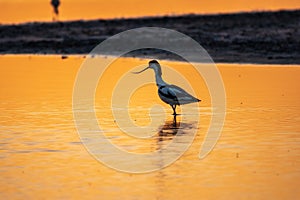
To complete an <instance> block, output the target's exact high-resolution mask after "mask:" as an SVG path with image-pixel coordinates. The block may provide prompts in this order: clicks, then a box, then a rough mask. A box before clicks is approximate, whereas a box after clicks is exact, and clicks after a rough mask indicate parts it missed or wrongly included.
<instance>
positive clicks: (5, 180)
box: [0, 55, 300, 199]
mask: <svg viewBox="0 0 300 200" xmlns="http://www.w3.org/2000/svg"><path fill="white" fill-rule="evenodd" d="M101 59H105V58H101ZM83 60H84V58H82V57H80V56H72V57H69V58H68V59H61V57H59V56H26V55H24V56H1V57H0V63H1V65H0V76H1V78H0V83H1V87H0V91H1V93H0V99H1V101H0V104H1V106H0V152H1V154H0V160H1V162H0V182H1V187H0V193H1V198H3V199H4V198H11V199H24V198H37V199H41V198H43V199H53V198H60V199H71V198H72V199H74V198H75V199H76V198H77V199H82V198H90V199H91V198H93V199H94V198H99V197H101V198H103V199H119V197H120V196H122V198H124V199H142V198H143V199H187V198H189V199H201V198H202V199H241V198H249V199H265V198H266V197H267V198H272V199H296V198H299V196H300V192H299V190H298V185H299V184H300V168H299V166H300V104H299V102H300V94H299V87H300V85H299V80H298V79H299V77H300V68H299V66H281V65H277V66H269V65H245V64H218V68H219V70H220V73H221V75H222V78H223V81H224V86H225V89H226V95H227V110H226V121H225V125H224V128H223V131H222V135H221V137H220V139H219V140H218V143H217V145H216V146H215V148H214V149H213V151H212V152H211V153H210V154H209V155H208V156H207V157H205V158H204V159H202V160H199V158H198V155H199V150H200V147H201V144H202V142H203V140H204V137H205V135H206V132H207V129H208V126H209V124H210V117H211V114H212V113H211V112H212V108H211V107H212V105H211V99H210V96H209V92H208V90H207V88H206V85H205V83H204V81H203V80H202V78H201V77H198V76H194V71H193V70H192V69H190V68H187V67H186V68H184V70H181V69H180V67H179V66H180V65H183V64H181V63H179V62H169V61H165V62H162V63H163V64H164V65H168V66H170V67H171V68H174V69H176V70H178V71H179V72H180V73H181V74H182V75H183V76H184V77H187V79H188V80H189V81H190V82H191V83H190V84H191V86H192V88H193V89H194V90H195V91H194V92H195V93H194V94H195V95H196V96H197V97H199V98H201V99H202V102H201V103H199V104H191V105H187V106H185V107H183V106H182V107H181V108H180V109H179V110H178V111H179V112H181V111H182V112H183V109H187V111H195V110H196V111H197V112H198V111H199V113H200V116H199V118H198V116H197V115H184V114H183V115H182V116H179V117H178V118H177V122H178V123H180V122H181V125H182V127H180V128H176V127H174V125H173V121H172V120H173V119H172V116H171V113H172V112H171V109H170V108H169V107H168V106H166V105H164V104H163V103H161V101H160V100H159V98H158V96H157V91H156V86H155V84H153V83H152V84H151V83H149V84H146V85H144V86H143V87H141V88H139V89H138V90H137V91H136V92H135V93H133V94H132V96H131V99H130V102H129V104H128V107H129V108H128V109H129V113H130V116H131V119H132V120H133V122H134V123H135V124H137V125H138V126H145V125H147V124H149V123H150V122H151V118H150V117H149V112H150V113H151V114H153V116H154V117H157V118H160V117H162V118H164V117H165V118H164V119H165V120H164V121H162V122H161V123H160V124H159V125H158V126H157V128H156V127H154V130H153V131H154V135H153V136H152V137H151V138H149V139H137V138H132V137H129V136H128V135H126V134H124V133H123V132H122V131H120V130H119V128H118V126H117V123H122V118H121V119H117V120H116V119H115V118H114V117H115V116H113V115H112V112H111V111H112V109H115V110H118V109H119V110H120V109H121V108H116V107H113V108H112V107H111V104H110V103H111V101H110V99H111V98H112V97H113V94H112V93H111V90H112V89H113V88H114V85H115V84H116V83H117V81H118V80H119V79H120V77H122V74H123V73H124V72H127V71H132V70H133V69H134V67H136V66H139V65H142V64H145V63H147V60H142V59H133V58H124V59H119V60H118V61H117V62H116V63H114V65H113V66H112V67H111V68H109V69H108V71H106V73H105V74H104V76H103V77H102V78H103V79H101V80H100V81H99V85H98V87H97V90H96V93H95V94H96V95H95V111H96V116H97V120H98V123H99V125H100V126H101V127H102V128H103V130H104V132H105V135H106V136H107V137H108V138H109V139H110V140H111V141H112V143H114V144H116V145H118V146H120V147H121V148H124V149H126V150H127V151H129V152H138V153H144V152H149V151H155V150H158V149H161V148H163V147H165V146H167V145H168V144H169V143H170V142H172V141H174V137H175V136H176V135H174V133H177V132H178V130H179V131H180V132H181V133H179V134H177V135H178V139H179V140H180V137H181V136H180V134H182V132H183V134H186V135H189V134H190V132H191V131H196V137H195V139H194V141H193V143H192V145H191V146H190V148H189V149H188V150H187V151H186V152H185V153H184V154H183V156H182V157H180V159H179V160H177V161H176V162H175V163H173V164H171V165H170V166H168V167H166V168H164V169H161V170H159V171H156V172H152V173H144V174H129V173H124V172H118V171H116V170H113V169H110V168H108V167H106V166H105V165H103V164H102V163H100V162H98V161H97V160H96V159H95V158H94V157H93V156H92V155H90V154H89V153H88V151H87V150H86V149H85V147H84V146H83V144H82V143H81V141H80V139H79V136H78V134H77V131H76V127H75V124H74V119H73V113H72V91H73V85H74V81H75V78H76V73H77V71H78V69H79V67H80V65H81V63H82V61H83ZM114 67H117V68H118V70H116V68H114ZM141 68H142V67H138V68H136V69H141ZM109 70H111V71H109ZM163 70H164V72H165V73H164V77H165V79H166V80H168V81H169V82H171V83H175V84H177V85H180V86H182V87H184V88H185V89H187V90H188V86H187V85H184V84H183V85H182V84H181V82H180V81H179V80H178V79H177V78H176V77H173V76H172V77H171V76H170V73H171V71H168V69H166V68H164V69H163ZM145 73H146V74H144V75H142V74H141V76H133V77H134V78H135V80H136V81H138V79H142V80H143V79H144V80H148V79H147V77H148V76H149V77H150V79H151V78H152V79H153V80H154V77H153V73H152V72H145ZM168 75H169V76H168ZM176 81H177V82H176ZM124 87H126V88H127V87H128V86H124ZM190 92H191V91H190ZM153 104H157V105H161V106H162V107H161V108H162V109H165V112H163V114H165V115H164V116H161V115H162V113H161V112H159V111H160V110H159V109H156V108H154V109H153V110H152V111H149V107H152V105H153ZM181 109H182V110H181ZM198 119H200V120H199V123H196V122H197V120H198ZM83 120H84V119H83ZM88 122H89V121H88V120H87V122H84V123H87V124H88ZM129 128H130V127H129ZM158 130H160V131H158ZM91 131H92V132H93V129H92V130H91ZM155 131H157V132H156V133H155ZM91 142H93V141H91ZM182 143H184V142H182ZM179 144H180V143H179ZM174 152H176V149H174ZM108 154H109V152H108ZM164 156H168V155H164ZM114 159H115V160H116V161H119V160H122V158H118V157H115V158H114ZM125 162H126V161H125ZM141 167H142V164H141Z"/></svg>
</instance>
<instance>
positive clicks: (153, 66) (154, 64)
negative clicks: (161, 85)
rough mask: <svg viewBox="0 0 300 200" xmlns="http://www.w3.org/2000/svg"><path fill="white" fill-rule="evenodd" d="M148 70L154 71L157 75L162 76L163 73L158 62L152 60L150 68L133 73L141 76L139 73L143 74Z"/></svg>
mask: <svg viewBox="0 0 300 200" xmlns="http://www.w3.org/2000/svg"><path fill="white" fill-rule="evenodd" d="M147 69H153V70H154V72H155V74H158V75H160V76H161V75H162V73H161V67H160V64H159V63H158V62H157V61H156V60H151V61H150V62H149V65H148V67H146V68H145V69H143V70H141V71H139V72H133V73H134V74H139V73H142V72H143V71H146V70H147Z"/></svg>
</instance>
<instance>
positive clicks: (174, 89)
mask: <svg viewBox="0 0 300 200" xmlns="http://www.w3.org/2000/svg"><path fill="white" fill-rule="evenodd" d="M147 69H153V70H154V72H155V80H156V85H157V88H158V95H159V98H160V99H161V100H162V101H163V102H165V103H167V104H169V105H170V106H171V107H172V109H173V115H174V116H176V115H177V113H176V106H177V105H183V104H189V103H194V102H199V101H201V100H200V99H197V98H195V97H193V96H192V95H190V94H189V93H187V92H186V91H185V90H184V89H182V88H180V87H178V86H176V85H170V84H168V83H166V82H165V81H164V80H163V79H162V77H161V76H162V72H161V67H160V64H159V63H158V62H157V61H156V60H151V61H150V62H149V66H148V67H146V68H145V69H143V70H141V71H139V72H133V73H134V74H139V73H142V72H143V71H145V70H147Z"/></svg>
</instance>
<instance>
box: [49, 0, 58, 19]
mask: <svg viewBox="0 0 300 200" xmlns="http://www.w3.org/2000/svg"><path fill="white" fill-rule="evenodd" d="M51 5H52V7H53V11H54V16H53V18H52V20H53V21H57V20H58V14H59V11H58V7H59V5H60V1H59V0H51Z"/></svg>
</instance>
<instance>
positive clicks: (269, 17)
mask: <svg viewBox="0 0 300 200" xmlns="http://www.w3.org/2000/svg"><path fill="white" fill-rule="evenodd" d="M152 26H155V27H164V28H169V29H173V30H177V31H180V32H182V33H184V34H186V35H188V36H190V37H192V38H193V39H194V40H196V41H197V42H199V43H200V44H201V45H202V46H203V47H204V48H205V49H206V50H207V51H208V53H209V54H210V55H211V57H212V58H213V59H214V61H215V62H225V63H228V62H230V63H232V62H239V63H278V64H300V10H295V11H278V12H256V13H238V14H223V15H185V16H166V17H148V18H137V19H115V20H92V21H71V22H57V23H28V24H20V25H2V26H0V54H24V53H26V54H28V53H29V54H31V53H33V54H87V53H89V52H90V51H91V50H92V49H93V48H94V47H95V46H96V45H98V44H99V43H100V42H101V41H103V40H105V39H106V38H108V37H110V36H112V35H114V34H117V33H120V32H122V31H125V30H128V29H132V28H138V27H152ZM141 34H142V33H141ZM133 40H134V38H133ZM129 44H130V43H129ZM128 56H137V57H155V58H158V59H176V60H177V59H180V58H179V57H177V56H174V55H171V54H170V53H168V52H165V51H158V50H153V49H150V50H149V49H148V50H141V51H135V52H132V53H131V54H128Z"/></svg>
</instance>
